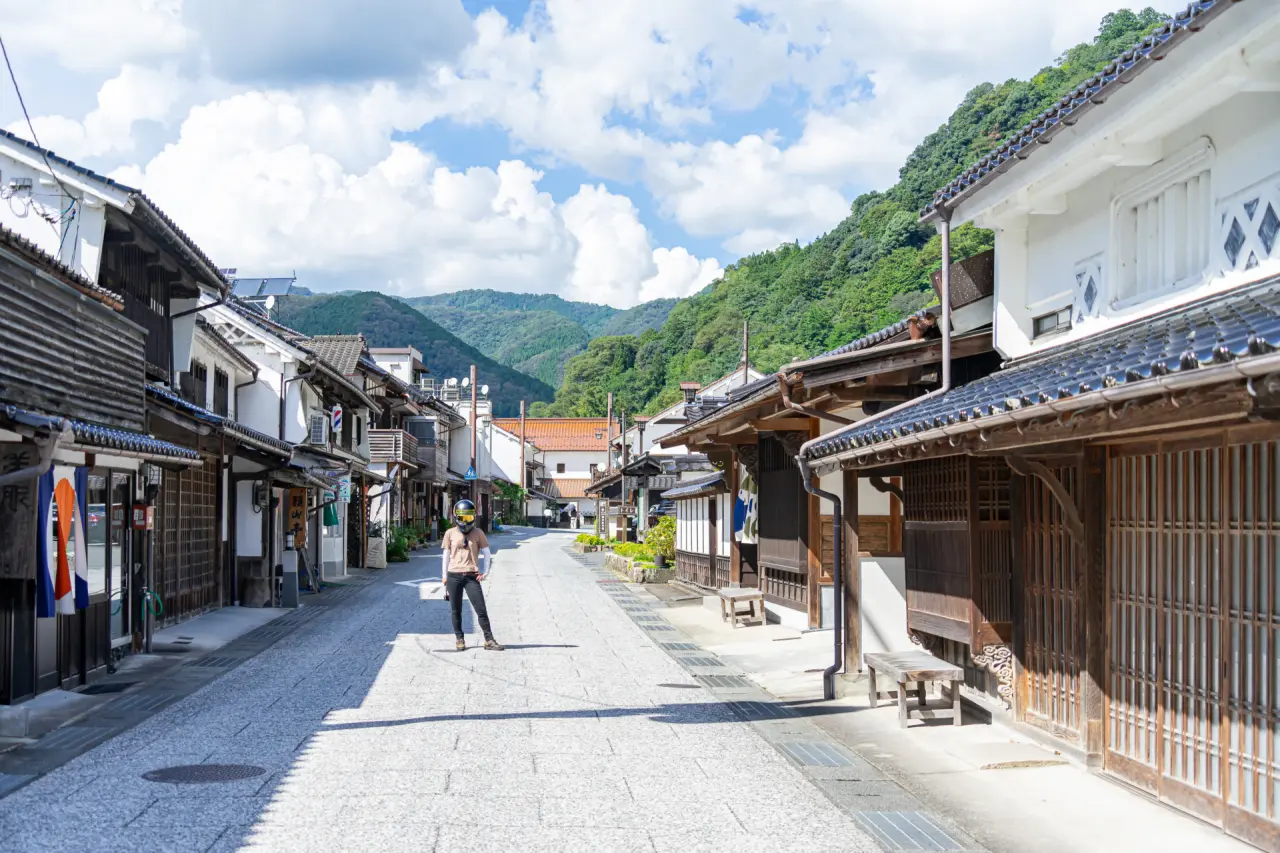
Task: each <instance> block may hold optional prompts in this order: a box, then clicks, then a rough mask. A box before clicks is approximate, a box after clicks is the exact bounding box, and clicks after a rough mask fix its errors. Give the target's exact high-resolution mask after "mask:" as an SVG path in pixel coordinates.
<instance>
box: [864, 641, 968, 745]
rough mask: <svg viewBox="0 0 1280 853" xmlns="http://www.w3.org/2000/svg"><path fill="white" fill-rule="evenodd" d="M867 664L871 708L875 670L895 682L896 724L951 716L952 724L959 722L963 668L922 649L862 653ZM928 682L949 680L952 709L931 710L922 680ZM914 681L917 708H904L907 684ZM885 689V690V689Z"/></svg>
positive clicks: (875, 695) (876, 693)
mask: <svg viewBox="0 0 1280 853" xmlns="http://www.w3.org/2000/svg"><path fill="white" fill-rule="evenodd" d="M862 660H863V662H864V663H865V664H866V665H867V674H868V676H869V678H870V681H869V684H868V685H867V693H868V696H869V697H870V699H871V707H872V708H874V707H875V706H876V701H877V700H878V699H879V698H880V692H879V690H877V688H876V673H877V672H879V673H882V674H884V675H887V676H889V677H890V678H892V679H893V680H894V681H895V682H897V684H898V725H899V726H901V727H902V728H904V729H905V728H906V727H907V720H908V719H909V718H910V717H916V718H917V719H921V720H926V719H934V718H945V717H947V716H950V717H951V718H952V724H953V725H957V726H958V725H961V719H960V684H961V683H962V682H963V681H964V669H963V668H961V667H958V666H956V665H955V664H950V663H947V662H946V661H944V660H943V659H942V658H937V657H934V656H933V655H931V654H929V653H928V652H925V651H910V652H868V653H867V654H865V655H863V656H862ZM929 681H950V682H951V710H949V711H944V710H935V711H931V710H929V709H928V708H927V707H926V706H925V683H926V682H929ZM912 682H915V684H916V696H917V698H918V700H919V702H920V707H919V709H917V710H915V711H910V710H908V708H907V690H908V688H907V685H908V684H910V683H912ZM886 692H887V691H886Z"/></svg>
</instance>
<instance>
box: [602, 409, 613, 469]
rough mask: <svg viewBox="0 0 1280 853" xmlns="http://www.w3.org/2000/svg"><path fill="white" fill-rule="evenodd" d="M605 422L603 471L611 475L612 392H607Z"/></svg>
mask: <svg viewBox="0 0 1280 853" xmlns="http://www.w3.org/2000/svg"><path fill="white" fill-rule="evenodd" d="M605 420H606V421H608V423H609V437H608V440H607V441H606V442H605V463H604V464H605V471H606V473H609V474H612V473H613V392H612V391H610V392H609V408H608V410H607V412H606V414H605Z"/></svg>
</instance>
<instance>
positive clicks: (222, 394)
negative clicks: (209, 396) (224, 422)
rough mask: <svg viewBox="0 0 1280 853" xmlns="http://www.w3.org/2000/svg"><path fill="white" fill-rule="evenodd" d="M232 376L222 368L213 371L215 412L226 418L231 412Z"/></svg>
mask: <svg viewBox="0 0 1280 853" xmlns="http://www.w3.org/2000/svg"><path fill="white" fill-rule="evenodd" d="M230 400H231V378H230V377H229V376H227V372H226V371H225V370H222V369H217V370H214V371H213V412H214V414H217V415H222V416H223V417H224V418H225V417H226V416H227V415H229V414H231V409H230V406H231V403H230Z"/></svg>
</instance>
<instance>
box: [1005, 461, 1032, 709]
mask: <svg viewBox="0 0 1280 853" xmlns="http://www.w3.org/2000/svg"><path fill="white" fill-rule="evenodd" d="M1028 483H1029V480H1028V479H1027V478H1026V477H1024V476H1023V475H1021V474H1019V473H1018V472H1017V471H1011V472H1010V474H1009V506H1010V508H1011V512H1010V515H1009V526H1010V533H1011V534H1012V535H1011V538H1012V539H1013V566H1012V567H1011V571H1010V573H1009V619H1010V621H1011V623H1012V624H1011V626H1010V628H1011V634H1012V636H1011V637H1010V640H1011V642H1012V645H1013V665H1014V674H1013V685H1014V702H1013V716H1014V719H1015V720H1021V719H1024V718H1025V716H1026V711H1027V666H1026V661H1027V606H1026V605H1027V598H1026V595H1027V592H1026V583H1027V521H1028V518H1027V511H1028V509H1027V485H1028Z"/></svg>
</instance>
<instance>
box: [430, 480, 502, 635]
mask: <svg viewBox="0 0 1280 853" xmlns="http://www.w3.org/2000/svg"><path fill="white" fill-rule="evenodd" d="M453 523H454V524H455V525H457V526H456V527H452V528H450V529H449V530H447V531H446V532H445V534H444V539H443V540H442V541H441V543H440V544H441V550H442V551H443V554H442V556H441V564H440V577H441V578H442V579H443V580H444V594H445V598H446V599H447V600H448V601H449V611H450V614H451V615H452V616H453V635H454V637H456V638H457V647H458V651H462V650H464V649H465V648H466V647H467V640H466V635H464V634H463V633H462V595H463V593H464V592H465V593H466V596H467V598H469V599H471V608H472V609H473V610H475V612H476V619H478V620H479V621H480V630H481V631H482V632H483V633H484V647H485V648H486V649H488V650H490V651H493V652H500V651H503V645H502V644H501V643H499V642H498V641H497V640H495V639H494V638H493V630H492V629H491V628H490V627H489V611H488V609H487V608H486V607H485V604H484V590H483V589H481V588H480V582H481V581H482V580H484V576H485V575H486V574H488V573H489V567H490V566H491V565H492V563H493V555H492V554H491V553H490V552H489V540H488V539H487V538H486V537H485V535H484V531H483V530H477V529H476V505H475V504H473V503H472V502H471V501H468V500H461V501H458V502H457V503H456V504H454V505H453Z"/></svg>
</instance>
